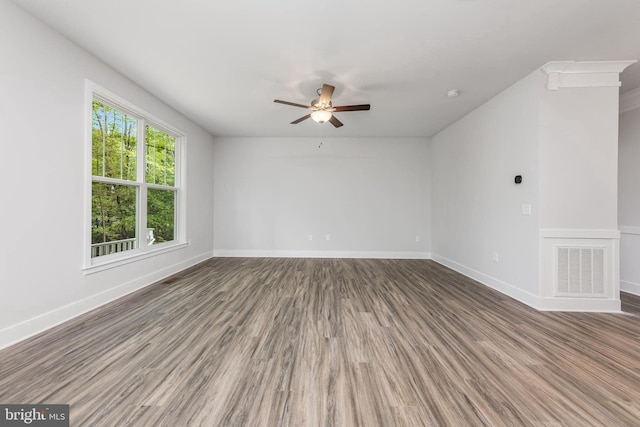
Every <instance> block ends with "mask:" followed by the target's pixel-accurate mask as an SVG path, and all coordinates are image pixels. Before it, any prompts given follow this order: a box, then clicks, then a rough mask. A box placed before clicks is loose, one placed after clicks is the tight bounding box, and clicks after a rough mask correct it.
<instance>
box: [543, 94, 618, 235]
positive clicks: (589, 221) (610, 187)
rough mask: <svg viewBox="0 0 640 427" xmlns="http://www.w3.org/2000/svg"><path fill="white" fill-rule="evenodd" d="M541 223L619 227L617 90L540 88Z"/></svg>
mask: <svg viewBox="0 0 640 427" xmlns="http://www.w3.org/2000/svg"><path fill="white" fill-rule="evenodd" d="M540 111H541V114H540V116H541V117H540V207H541V209H540V227H541V228H554V229H556V228H560V229H562V228H568V229H600V230H602V229H606V230H617V225H618V217H617V205H618V204H617V197H618V188H617V176H618V174H617V169H618V88H617V87H591V88H582V87H580V88H562V89H560V90H557V91H548V90H542V91H541V108H540Z"/></svg>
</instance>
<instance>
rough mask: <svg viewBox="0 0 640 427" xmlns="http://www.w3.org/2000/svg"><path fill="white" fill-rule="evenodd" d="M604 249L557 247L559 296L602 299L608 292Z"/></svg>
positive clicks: (557, 291)
mask: <svg viewBox="0 0 640 427" xmlns="http://www.w3.org/2000/svg"><path fill="white" fill-rule="evenodd" d="M606 259H607V253H606V248H604V247H575V246H573V247H568V246H557V247H556V283H555V285H556V286H555V291H556V295H557V296H571V297H591V296H593V297H602V296H605V291H606V283H605V277H606Z"/></svg>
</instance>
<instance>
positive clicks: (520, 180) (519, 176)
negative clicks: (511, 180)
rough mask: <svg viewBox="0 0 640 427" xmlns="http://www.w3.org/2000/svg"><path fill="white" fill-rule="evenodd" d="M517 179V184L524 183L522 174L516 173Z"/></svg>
mask: <svg viewBox="0 0 640 427" xmlns="http://www.w3.org/2000/svg"><path fill="white" fill-rule="evenodd" d="M515 181H516V184H520V183H522V175H516V179H515Z"/></svg>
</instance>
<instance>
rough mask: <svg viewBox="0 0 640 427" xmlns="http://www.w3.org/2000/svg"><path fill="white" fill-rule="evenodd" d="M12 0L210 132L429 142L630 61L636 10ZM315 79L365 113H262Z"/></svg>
mask: <svg viewBox="0 0 640 427" xmlns="http://www.w3.org/2000/svg"><path fill="white" fill-rule="evenodd" d="M14 2H15V3H16V4H18V5H20V6H21V7H23V8H24V9H25V10H27V11H29V12H30V13H31V14H33V15H35V16H37V17H38V18H39V19H41V20H42V21H44V22H46V23H47V24H49V25H50V26H51V27H53V28H54V29H56V30H57V31H59V32H60V33H62V34H64V35H65V36H66V37H68V38H69V39H71V40H73V41H74V42H75V43H77V44H78V45H80V46H82V47H84V48H85V49H87V50H88V51H90V52H92V53H93V54H95V55H96V56H97V57H99V58H101V59H102V60H103V61H104V62H106V63H108V64H109V65H111V66H112V67H113V68H115V69H117V70H119V71H120V72H122V73H123V74H124V75H126V76H128V77H129V78H130V79H132V80H133V81H135V82H137V83H138V84H139V85H141V86H143V87H145V88H146V89H147V90H149V91H150V92H152V93H154V94H155V95H156V96H158V97H159V98H160V99H162V100H164V101H165V102H167V103H168V104H170V105H172V106H173V107H174V108H176V109H177V110H179V111H181V112H183V113H184V114H185V115H187V116H188V117H190V118H192V119H193V120H194V121H196V122H198V123H200V124H201V125H202V126H204V127H205V128H206V129H208V130H209V131H211V133H213V134H214V135H218V136H320V135H323V136H325V137H331V136H396V137H423V136H431V135H433V134H434V133H437V132H438V131H439V130H440V129H442V128H443V127H446V126H447V125H448V124H450V123H452V122H454V121H455V120H457V119H459V118H460V117H462V116H463V115H464V114H466V113H467V112H469V111H471V110H472V109H474V108H475V107H477V106H478V105H480V104H482V103H483V102H484V101H486V100H487V99H489V98H491V97H492V96H494V95H496V94H497V93H499V92H500V91H501V90H503V89H505V88H506V87H508V86H509V85H511V84H513V83H514V82H516V81H518V80H519V79H521V78H522V77H524V76H525V75H527V74H529V73H531V72H532V71H534V70H535V69H536V68H539V67H540V66H542V65H543V64H545V63H546V62H548V61H551V60H628V59H640V43H639V42H638V41H639V40H640V19H639V18H640V1H639V0H396V1H384V0H341V1H337V0H319V1H313V2H312V1H306V0H270V1H265V0H235V1H231V0H229V1H221V0H219V1H215V0H180V1H177V0H173V1H171V0H108V1H104V0H14ZM622 81H623V86H622V91H625V90H629V89H634V88H636V87H639V86H640V65H638V64H635V65H633V66H631V67H629V68H628V69H627V71H625V72H624V73H623V75H622ZM322 83H329V84H332V85H334V86H335V87H336V90H335V93H334V96H333V101H334V105H350V104H360V103H370V104H371V111H368V112H346V113H344V112H343V113H338V114H337V115H336V116H337V117H338V118H339V119H340V120H341V121H342V122H343V123H344V124H345V125H344V126H343V127H342V128H339V129H335V128H333V126H331V125H330V124H324V125H318V124H316V123H315V122H313V121H311V120H306V121H305V122H302V123H300V124H298V125H290V124H289V122H291V121H292V120H294V119H297V118H298V117H301V116H303V115H305V114H306V111H305V110H303V109H299V108H295V107H289V106H285V105H280V104H274V103H273V100H274V99H275V98H278V99H284V100H288V101H293V102H297V103H301V104H307V103H309V102H310V101H311V99H313V98H314V97H315V90H316V88H319V87H320V86H321V85H322ZM450 89H458V90H460V92H461V94H460V96H459V97H457V98H454V99H449V98H447V96H446V93H447V91H448V90H450ZM123 95H125V94H123ZM125 96H126V95H125Z"/></svg>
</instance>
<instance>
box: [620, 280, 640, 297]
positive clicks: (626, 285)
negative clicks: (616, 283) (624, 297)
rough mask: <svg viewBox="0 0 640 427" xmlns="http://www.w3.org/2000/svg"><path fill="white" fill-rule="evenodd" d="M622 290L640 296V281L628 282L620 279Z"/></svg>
mask: <svg viewBox="0 0 640 427" xmlns="http://www.w3.org/2000/svg"><path fill="white" fill-rule="evenodd" d="M620 290H621V291H624V292H626V293H629V294H634V295H638V296H640V283H634V282H627V281H626V280H620Z"/></svg>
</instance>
